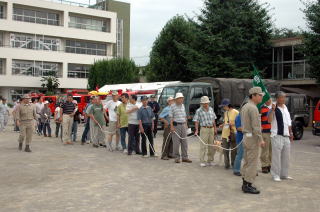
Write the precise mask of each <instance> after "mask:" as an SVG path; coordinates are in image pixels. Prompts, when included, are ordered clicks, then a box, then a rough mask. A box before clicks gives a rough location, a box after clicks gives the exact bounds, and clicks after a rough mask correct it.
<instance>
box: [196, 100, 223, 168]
mask: <svg viewBox="0 0 320 212" xmlns="http://www.w3.org/2000/svg"><path fill="white" fill-rule="evenodd" d="M209 103H210V100H209V98H208V97H207V96H203V97H201V99H200V105H201V107H200V108H199V109H198V110H197V111H196V114H195V116H194V117H193V121H194V122H195V128H196V131H195V133H194V134H195V135H196V136H197V135H198V133H199V124H200V127H201V128H200V138H201V139H202V140H203V142H204V143H205V144H209V145H213V143H214V136H215V135H216V134H217V127H216V121H215V120H216V118H217V116H216V114H215V113H214V111H213V109H212V107H210V106H209ZM206 154H207V161H205V156H206ZM213 160H214V149H213V146H206V145H204V144H203V143H200V166H201V167H206V166H212V165H213Z"/></svg>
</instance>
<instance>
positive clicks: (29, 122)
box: [16, 94, 38, 152]
mask: <svg viewBox="0 0 320 212" xmlns="http://www.w3.org/2000/svg"><path fill="white" fill-rule="evenodd" d="M30 100H31V97H30V96H29V95H28V94H24V95H23V97H22V100H21V103H20V105H19V106H18V107H17V109H16V121H17V126H18V127H19V128H20V136H19V139H18V141H19V150H22V146H23V141H24V140H26V147H25V151H26V152H31V149H30V144H31V140H32V133H33V129H34V125H33V120H36V121H37V120H38V119H37V114H36V108H35V106H34V105H33V104H31V103H30Z"/></svg>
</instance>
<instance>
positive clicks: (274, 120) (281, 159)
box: [268, 91, 293, 182]
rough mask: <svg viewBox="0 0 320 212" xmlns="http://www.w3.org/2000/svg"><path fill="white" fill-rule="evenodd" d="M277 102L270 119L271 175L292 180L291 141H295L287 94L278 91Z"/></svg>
mask: <svg viewBox="0 0 320 212" xmlns="http://www.w3.org/2000/svg"><path fill="white" fill-rule="evenodd" d="M275 98H276V101H277V102H276V104H272V110H271V112H270V113H269V116H268V120H269V123H271V144H272V162H271V175H272V177H273V180H274V181H276V182H280V181H281V179H286V180H292V179H293V178H292V177H289V175H288V170H289V159H290V141H291V142H293V134H292V129H291V117H290V113H289V111H288V108H287V107H286V105H285V102H286V94H285V93H284V92H282V91H278V92H277V93H276V95H275Z"/></svg>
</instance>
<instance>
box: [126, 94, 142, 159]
mask: <svg viewBox="0 0 320 212" xmlns="http://www.w3.org/2000/svg"><path fill="white" fill-rule="evenodd" d="M129 101H130V104H128V105H127V114H128V134H129V142H128V155H132V154H139V155H140V154H141V153H140V141H139V139H140V134H139V120H138V115H137V113H138V110H139V107H138V106H137V96H136V95H131V96H130V99H129Z"/></svg>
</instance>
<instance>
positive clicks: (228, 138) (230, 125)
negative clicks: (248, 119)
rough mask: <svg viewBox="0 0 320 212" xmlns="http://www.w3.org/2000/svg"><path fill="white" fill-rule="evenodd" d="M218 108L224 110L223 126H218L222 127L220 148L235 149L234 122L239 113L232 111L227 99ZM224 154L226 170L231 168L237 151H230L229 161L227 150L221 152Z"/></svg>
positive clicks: (235, 130)
mask: <svg viewBox="0 0 320 212" xmlns="http://www.w3.org/2000/svg"><path fill="white" fill-rule="evenodd" d="M219 106H220V107H222V108H223V110H224V119H223V121H224V122H223V124H222V125H220V128H221V127H222V135H221V137H222V146H223V147H224V148H226V149H230V148H232V149H233V148H235V147H236V146H237V144H236V132H237V129H236V127H235V120H236V117H237V115H238V114H239V111H238V110H236V109H234V108H233V106H232V105H231V103H230V100H229V99H223V100H222V103H221V105H219ZM223 153H224V166H225V168H226V169H229V168H230V163H231V166H232V167H233V165H234V160H235V158H236V155H237V150H236V149H234V150H232V151H231V161H230V156H229V155H230V151H229V150H223Z"/></svg>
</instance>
